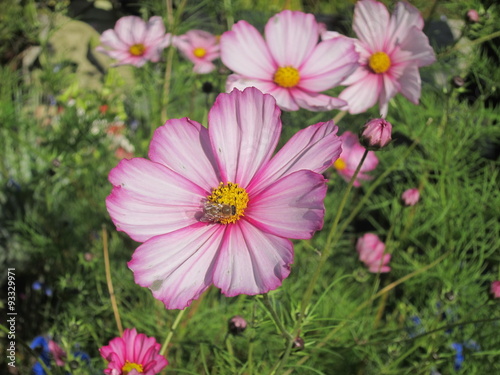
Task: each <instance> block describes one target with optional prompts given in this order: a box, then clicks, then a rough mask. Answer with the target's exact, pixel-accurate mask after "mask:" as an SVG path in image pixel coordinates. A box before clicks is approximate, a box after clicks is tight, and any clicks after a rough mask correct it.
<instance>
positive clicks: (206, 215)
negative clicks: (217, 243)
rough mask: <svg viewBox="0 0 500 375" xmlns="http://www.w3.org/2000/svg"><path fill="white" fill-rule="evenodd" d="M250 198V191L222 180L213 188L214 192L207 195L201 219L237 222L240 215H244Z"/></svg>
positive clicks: (224, 222) (225, 222)
mask: <svg viewBox="0 0 500 375" xmlns="http://www.w3.org/2000/svg"><path fill="white" fill-rule="evenodd" d="M248 200H249V198H248V193H247V192H246V191H245V189H243V188H241V187H239V186H238V184H233V183H232V182H228V183H227V184H224V183H222V182H221V183H220V184H219V187H218V188H214V189H212V194H210V195H209V196H208V197H207V201H206V202H205V204H204V205H203V217H202V219H201V220H202V221H213V222H217V223H221V224H230V223H235V222H236V221H238V220H239V218H240V216H244V212H245V208H247V204H248Z"/></svg>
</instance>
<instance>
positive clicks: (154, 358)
mask: <svg viewBox="0 0 500 375" xmlns="http://www.w3.org/2000/svg"><path fill="white" fill-rule="evenodd" d="M160 347H161V346H160V344H158V343H157V342H156V339H155V338H154V337H147V336H146V335H145V334H144V333H139V334H138V333H137V331H136V329H135V328H133V329H126V330H125V331H124V332H123V337H115V338H114V339H112V340H111V341H110V342H109V345H107V346H103V347H102V348H100V349H99V352H100V353H101V356H102V357H103V358H104V359H105V360H106V361H108V362H109V363H108V367H107V368H106V369H105V370H104V373H105V374H108V375H139V374H143V375H155V374H158V373H159V372H160V371H161V370H162V369H163V368H164V367H165V366H167V365H168V361H167V360H166V359H165V357H164V356H162V355H160V354H159V352H160Z"/></svg>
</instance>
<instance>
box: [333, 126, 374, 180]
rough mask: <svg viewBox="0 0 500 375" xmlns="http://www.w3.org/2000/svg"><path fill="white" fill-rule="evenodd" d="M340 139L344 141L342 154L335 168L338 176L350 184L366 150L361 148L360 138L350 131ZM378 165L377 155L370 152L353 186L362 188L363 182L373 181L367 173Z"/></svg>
mask: <svg viewBox="0 0 500 375" xmlns="http://www.w3.org/2000/svg"><path fill="white" fill-rule="evenodd" d="M340 138H341V139H342V153H341V154H340V157H339V158H338V159H337V160H336V161H335V163H334V164H333V166H334V167H335V169H336V170H337V172H338V174H339V175H340V176H341V177H342V178H343V179H344V180H346V181H348V182H349V181H350V180H351V178H352V176H354V172H355V171H356V168H357V167H358V164H359V163H360V162H361V159H362V158H363V154H364V152H365V150H366V149H365V148H364V147H363V146H361V143H359V140H358V136H357V135H356V134H354V133H352V132H350V131H346V132H344V134H342V135H341V136H340ZM377 165H378V158H377V156H376V155H375V152H373V151H368V154H367V155H366V158H365V161H364V162H363V165H362V166H361V169H360V170H359V173H358V175H357V176H356V180H355V181H354V184H353V186H355V187H359V186H361V181H363V180H371V179H372V176H370V175H368V174H366V173H367V172H370V171H373V170H374V169H375V168H376V167H377Z"/></svg>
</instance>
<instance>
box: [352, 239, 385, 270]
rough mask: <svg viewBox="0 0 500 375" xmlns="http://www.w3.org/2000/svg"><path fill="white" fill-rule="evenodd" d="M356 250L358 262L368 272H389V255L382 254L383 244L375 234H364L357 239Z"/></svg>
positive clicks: (383, 250)
mask: <svg viewBox="0 0 500 375" xmlns="http://www.w3.org/2000/svg"><path fill="white" fill-rule="evenodd" d="M356 250H357V252H358V254H359V260H360V261H362V262H363V263H364V264H365V265H366V266H367V267H368V271H370V272H373V273H378V272H380V273H386V272H389V271H390V270H391V267H389V266H388V264H389V261H390V260H391V254H384V252H385V244H384V243H383V242H382V241H380V238H378V236H377V235H376V234H373V233H366V234H365V235H364V236H363V237H360V238H358V242H356Z"/></svg>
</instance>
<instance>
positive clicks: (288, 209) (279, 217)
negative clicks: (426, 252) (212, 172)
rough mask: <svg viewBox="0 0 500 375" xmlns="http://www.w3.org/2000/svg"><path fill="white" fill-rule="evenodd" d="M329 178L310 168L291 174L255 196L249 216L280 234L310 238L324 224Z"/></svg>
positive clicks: (262, 225) (252, 221)
mask: <svg viewBox="0 0 500 375" xmlns="http://www.w3.org/2000/svg"><path fill="white" fill-rule="evenodd" d="M325 182H326V180H325V179H324V178H323V176H322V175H320V174H319V173H315V172H312V171H308V170H300V171H297V172H294V173H292V174H289V175H287V176H285V177H283V178H281V179H279V180H278V181H276V182H274V183H273V184H271V185H269V186H268V187H267V188H266V189H264V190H262V191H261V192H260V193H259V194H258V195H256V196H252V198H251V200H250V205H249V207H248V208H247V210H246V211H245V217H246V218H247V220H248V221H249V222H250V223H252V224H253V225H254V226H255V227H257V228H259V229H262V230H263V231H265V232H268V233H271V234H274V235H276V236H279V237H285V238H296V239H298V238H300V239H309V238H311V237H312V236H313V234H314V232H316V231H317V230H320V229H321V228H322V227H323V216H324V214H325V206H324V204H323V200H324V199H325V195H326V183H325ZM249 193H250V194H251V195H253V194H252V192H251V191H250V192H249Z"/></svg>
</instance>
